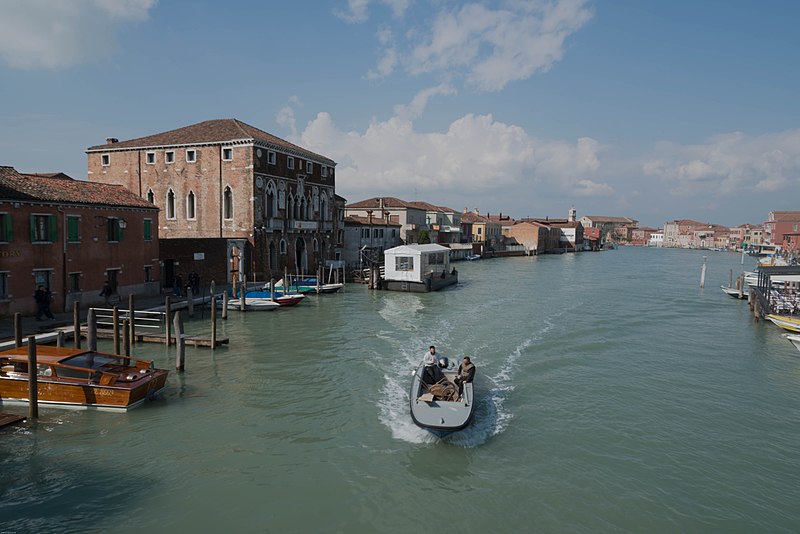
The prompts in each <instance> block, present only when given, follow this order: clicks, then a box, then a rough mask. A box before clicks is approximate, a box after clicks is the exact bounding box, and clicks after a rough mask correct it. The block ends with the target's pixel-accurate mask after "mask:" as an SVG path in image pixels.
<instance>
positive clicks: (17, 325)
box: [14, 312, 22, 348]
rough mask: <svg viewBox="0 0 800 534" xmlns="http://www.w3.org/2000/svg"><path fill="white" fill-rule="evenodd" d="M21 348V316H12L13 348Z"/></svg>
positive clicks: (18, 314)
mask: <svg viewBox="0 0 800 534" xmlns="http://www.w3.org/2000/svg"><path fill="white" fill-rule="evenodd" d="M21 346H22V314H20V313H19V312H17V313H15V314H14V347H16V348H19V347H21Z"/></svg>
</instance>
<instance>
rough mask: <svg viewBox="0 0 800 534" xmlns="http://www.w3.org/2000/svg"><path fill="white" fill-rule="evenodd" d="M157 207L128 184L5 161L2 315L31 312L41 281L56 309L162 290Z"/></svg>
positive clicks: (0, 210)
mask: <svg viewBox="0 0 800 534" xmlns="http://www.w3.org/2000/svg"><path fill="white" fill-rule="evenodd" d="M158 254H159V239H158V208H157V207H155V206H153V205H152V204H150V203H149V202H146V201H145V200H143V199H141V198H140V197H139V196H137V195H135V194H133V193H131V192H130V191H128V190H127V189H125V188H123V187H121V186H114V185H107V184H98V183H91V182H84V181H79V180H73V179H71V178H69V177H68V176H66V175H63V174H61V173H57V174H38V175H37V174H30V175H25V174H21V173H19V172H17V171H16V170H14V169H13V168H12V167H0V316H8V315H11V314H14V313H17V312H19V313H22V314H32V313H35V311H36V304H35V302H34V300H33V298H32V295H33V292H34V291H35V290H36V288H37V287H38V286H40V285H41V286H44V287H45V288H47V289H49V290H50V291H51V292H52V294H53V300H52V302H51V309H52V310H53V311H56V312H58V311H65V310H70V309H72V306H73V303H74V302H81V303H82V304H84V305H87V304H88V305H93V304H98V303H101V302H104V299H103V298H102V297H100V291H101V289H102V288H103V286H104V284H105V283H106V282H108V283H109V284H110V285H111V288H112V291H113V293H114V296H115V298H120V297H126V296H127V295H129V294H138V295H141V294H157V293H158V292H159V289H160V283H159V255H158Z"/></svg>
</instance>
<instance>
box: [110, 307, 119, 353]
mask: <svg viewBox="0 0 800 534" xmlns="http://www.w3.org/2000/svg"><path fill="white" fill-rule="evenodd" d="M111 328H112V329H113V330H114V332H113V334H114V354H119V307H117V306H114V308H113V310H112V311H111Z"/></svg>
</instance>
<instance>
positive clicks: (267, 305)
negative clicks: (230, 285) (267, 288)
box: [228, 296, 281, 311]
mask: <svg viewBox="0 0 800 534" xmlns="http://www.w3.org/2000/svg"><path fill="white" fill-rule="evenodd" d="M280 307H281V305H280V304H278V303H277V302H272V300H271V299H260V298H250V297H247V296H245V298H244V309H245V311H274V310H277V309H278V308H280ZM228 309H229V310H237V311H238V310H241V309H242V301H241V300H240V299H230V300H228Z"/></svg>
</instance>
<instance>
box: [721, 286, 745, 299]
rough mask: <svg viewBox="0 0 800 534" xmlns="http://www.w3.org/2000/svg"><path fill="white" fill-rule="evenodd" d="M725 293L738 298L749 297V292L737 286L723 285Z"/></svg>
mask: <svg viewBox="0 0 800 534" xmlns="http://www.w3.org/2000/svg"><path fill="white" fill-rule="evenodd" d="M721 287H722V291H723V293H725V294H726V295H728V296H730V297H733V298H736V299H744V298H747V293H746V292H745V291H743V290H739V289H736V288H735V287H728V286H721Z"/></svg>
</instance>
